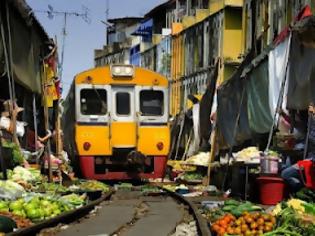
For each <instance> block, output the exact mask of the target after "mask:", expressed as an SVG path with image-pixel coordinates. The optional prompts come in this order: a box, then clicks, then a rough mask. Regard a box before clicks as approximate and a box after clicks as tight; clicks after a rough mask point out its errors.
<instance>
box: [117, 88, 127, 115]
mask: <svg viewBox="0 0 315 236" xmlns="http://www.w3.org/2000/svg"><path fill="white" fill-rule="evenodd" d="M116 112H117V115H122V116H126V115H129V114H130V94H129V93H126V92H118V93H116Z"/></svg>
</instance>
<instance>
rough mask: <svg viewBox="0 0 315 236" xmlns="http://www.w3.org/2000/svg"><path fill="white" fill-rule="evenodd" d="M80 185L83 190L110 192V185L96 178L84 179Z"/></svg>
mask: <svg viewBox="0 0 315 236" xmlns="http://www.w3.org/2000/svg"><path fill="white" fill-rule="evenodd" d="M78 187H79V188H80V189H81V190H83V191H103V192H108V191H109V186H108V185H106V184H104V183H102V182H99V181H96V180H86V181H82V182H81V183H80V184H79V185H78Z"/></svg>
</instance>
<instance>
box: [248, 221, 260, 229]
mask: <svg viewBox="0 0 315 236" xmlns="http://www.w3.org/2000/svg"><path fill="white" fill-rule="evenodd" d="M257 227H258V225H257V223H256V222H252V223H251V224H250V228H251V229H256V228H257Z"/></svg>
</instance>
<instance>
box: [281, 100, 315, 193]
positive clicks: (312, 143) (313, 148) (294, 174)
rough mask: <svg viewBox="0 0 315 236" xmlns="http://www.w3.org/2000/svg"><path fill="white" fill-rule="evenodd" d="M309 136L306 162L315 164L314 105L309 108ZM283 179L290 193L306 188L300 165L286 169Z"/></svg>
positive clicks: (282, 175)
mask: <svg viewBox="0 0 315 236" xmlns="http://www.w3.org/2000/svg"><path fill="white" fill-rule="evenodd" d="M308 111H309V116H310V122H309V127H308V129H309V132H308V133H309V134H308V135H309V136H308V139H306V142H308V145H305V148H307V149H308V150H307V151H308V153H307V156H306V160H310V161H313V162H315V107H314V105H313V104H311V105H310V106H309V109H308ZM281 177H282V178H283V180H284V181H285V183H286V184H287V185H288V186H289V189H290V192H293V193H294V192H297V191H299V190H300V189H301V188H303V187H304V182H303V179H302V176H301V169H300V167H299V165H298V164H294V165H292V166H290V167H288V168H286V169H284V170H283V171H282V173H281Z"/></svg>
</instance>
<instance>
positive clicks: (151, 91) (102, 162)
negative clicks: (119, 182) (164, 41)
mask: <svg viewBox="0 0 315 236" xmlns="http://www.w3.org/2000/svg"><path fill="white" fill-rule="evenodd" d="M168 121H169V92H168V80H167V78H166V77H164V76H162V75H160V74H158V73H155V72H153V71H150V70H147V69H144V68H139V67H135V66H132V65H109V66H105V67H97V68H93V69H91V70H88V71H84V72H82V73H80V74H78V75H76V76H75V78H74V81H73V83H72V86H71V88H70V91H69V94H68V96H67V98H66V100H65V102H64V113H63V130H64V145H65V150H66V151H67V152H68V153H69V156H70V157H71V160H72V163H73V164H74V166H75V167H76V170H77V171H80V172H81V175H82V176H83V177H84V178H88V179H99V180H102V179H113V180H115V179H131V178H141V179H146V178H161V177H163V176H164V174H165V167H166V162H167V156H168V153H169V149H170V127H169V122H168Z"/></svg>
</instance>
